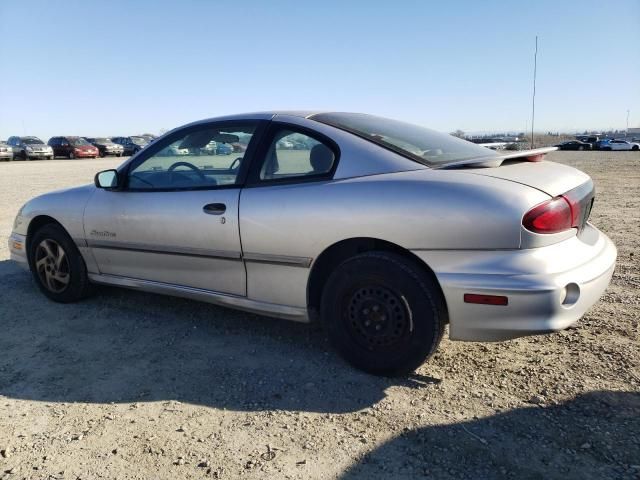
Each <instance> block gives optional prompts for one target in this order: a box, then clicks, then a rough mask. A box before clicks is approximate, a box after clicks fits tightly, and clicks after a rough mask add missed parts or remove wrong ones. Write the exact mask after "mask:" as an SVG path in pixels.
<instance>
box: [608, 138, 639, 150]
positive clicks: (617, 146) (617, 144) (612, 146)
mask: <svg viewBox="0 0 640 480" xmlns="http://www.w3.org/2000/svg"><path fill="white" fill-rule="evenodd" d="M601 149H602V150H640V143H635V142H628V141H627V140H611V141H610V142H609V143H607V144H606V145H604V146H602V147H601Z"/></svg>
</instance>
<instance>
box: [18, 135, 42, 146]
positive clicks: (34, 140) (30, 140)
mask: <svg viewBox="0 0 640 480" xmlns="http://www.w3.org/2000/svg"><path fill="white" fill-rule="evenodd" d="M22 143H24V144H26V145H42V144H44V142H43V141H42V140H40V139H39V138H36V137H26V138H23V139H22Z"/></svg>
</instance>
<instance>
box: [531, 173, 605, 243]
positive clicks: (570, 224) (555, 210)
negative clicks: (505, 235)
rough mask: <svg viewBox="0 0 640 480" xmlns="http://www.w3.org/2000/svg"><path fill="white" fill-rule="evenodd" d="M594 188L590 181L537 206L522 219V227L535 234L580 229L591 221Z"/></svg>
mask: <svg viewBox="0 0 640 480" xmlns="http://www.w3.org/2000/svg"><path fill="white" fill-rule="evenodd" d="M593 196H594V187H593V183H592V182H591V181H588V182H586V183H584V184H582V185H580V186H579V187H576V188H574V189H573V190H570V191H568V192H567V193H565V194H563V195H560V196H559V197H555V198H552V199H551V200H547V201H546V202H544V203H541V204H540V205H536V206H535V207H533V208H532V209H531V210H529V211H528V212H527V213H525V215H524V217H523V218H522V225H523V226H524V228H526V229H527V230H530V231H532V232H534V233H558V232H563V231H565V230H569V229H570V228H578V229H580V228H581V227H582V226H584V224H585V223H586V222H587V220H588V219H589V214H590V213H591V206H592V204H593Z"/></svg>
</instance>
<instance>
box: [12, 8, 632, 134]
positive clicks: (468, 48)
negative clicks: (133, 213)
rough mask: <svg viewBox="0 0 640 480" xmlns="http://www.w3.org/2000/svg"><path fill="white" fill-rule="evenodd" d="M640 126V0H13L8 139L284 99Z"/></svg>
mask: <svg viewBox="0 0 640 480" xmlns="http://www.w3.org/2000/svg"><path fill="white" fill-rule="evenodd" d="M536 34H538V35H539V37H540V38H539V54H538V83H537V102H536V130H540V131H547V130H554V131H557V130H564V131H573V130H580V129H585V128H589V129H591V128H608V127H612V128H624V127H625V122H626V112H627V110H630V111H631V113H630V126H640V57H639V55H640V0H611V1H605V2H603V1H602V0H598V1H590V0H580V1H569V0H567V1H562V0H553V1H548V0H536V1H526V2H525V1H503V2H498V1H422V0H416V1H401V0H395V1H390V0H387V1H376V0H362V1H360V0H351V1H347V0H337V1H334V0H322V1H313V2H306V1H302V0H290V1H289V0H268V1H257V0H256V1H253V0H243V1H214V0H211V1H205V0H200V1H193V0H192V1H189V0H181V1H171V2H169V1H161V0H153V1H144V0H137V1H124V0H111V1H106V0H105V1H97V0H79V1H49V0H41V1H36V0H0V58H1V59H2V62H1V65H2V66H0V139H4V138H6V137H8V136H9V135H25V134H31V135H38V136H40V137H42V138H43V139H44V140H45V141H46V140H47V139H48V138H49V136H52V135H63V134H66V135H72V134H78V135H87V136H92V135H125V134H135V133H141V132H154V133H157V132H158V131H160V130H161V129H170V128H173V127H175V126H178V125H181V124H184V123H187V122H190V121H192V120H197V119H201V118H207V117H213V116H217V115H221V114H228V113H239V112H247V111H256V110H268V109H322V110H343V111H357V112H366V113H375V114H380V115H386V116H389V117H393V118H399V119H404V120H407V121H412V122H415V123H419V124H422V125H426V126H430V127H432V128H435V129H438V130H443V131H452V130H455V129H458V128H459V129H462V130H465V131H496V130H503V129H508V130H524V129H525V127H529V128H530V123H529V122H530V110H531V91H532V81H531V78H532V71H533V51H534V37H535V35H536Z"/></svg>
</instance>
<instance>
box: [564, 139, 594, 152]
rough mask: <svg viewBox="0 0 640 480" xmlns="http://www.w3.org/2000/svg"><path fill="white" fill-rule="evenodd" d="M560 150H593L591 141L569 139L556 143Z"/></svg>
mask: <svg viewBox="0 0 640 480" xmlns="http://www.w3.org/2000/svg"><path fill="white" fill-rule="evenodd" d="M556 147H558V149H559V150H591V149H592V146H591V144H590V143H587V142H581V141H580V140H569V141H567V142H562V143H559V144H558V145H556Z"/></svg>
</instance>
